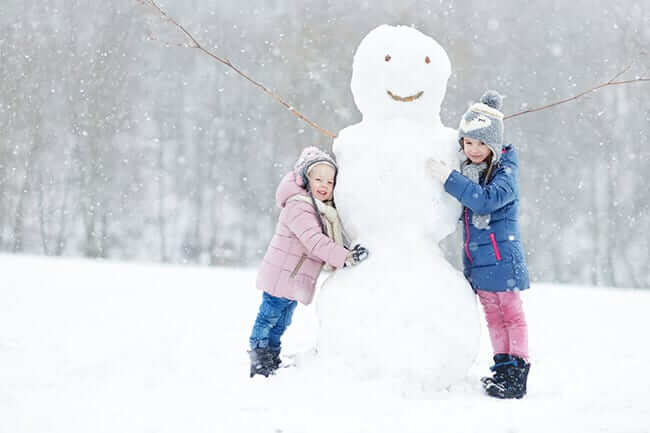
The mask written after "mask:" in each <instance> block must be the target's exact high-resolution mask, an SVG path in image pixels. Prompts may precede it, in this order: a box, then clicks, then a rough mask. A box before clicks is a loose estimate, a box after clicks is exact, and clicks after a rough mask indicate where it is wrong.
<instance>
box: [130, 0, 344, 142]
mask: <svg viewBox="0 0 650 433" xmlns="http://www.w3.org/2000/svg"><path fill="white" fill-rule="evenodd" d="M138 1H139V2H140V3H142V4H144V5H148V6H150V7H152V8H153V9H155V11H156V12H157V13H158V14H159V15H161V16H162V17H163V18H164V19H165V20H167V21H168V22H170V23H171V24H173V25H174V26H175V27H176V28H178V29H179V30H180V31H181V32H182V33H183V34H184V35H185V36H186V37H187V38H188V39H189V40H190V41H191V44H190V45H186V46H188V47H189V48H195V49H197V50H199V51H201V52H202V53H203V54H205V55H207V56H210V57H212V58H213V59H215V60H216V61H218V62H220V63H223V64H224V65H226V66H228V67H229V68H230V69H232V70H233V71H235V72H236V73H237V74H239V75H240V76H242V77H243V78H245V79H246V80H247V81H249V82H250V83H252V84H253V85H255V86H257V87H258V88H260V89H261V90H262V91H263V92H264V93H266V94H267V95H269V96H271V97H272V98H273V99H275V100H276V101H277V102H279V103H280V104H282V105H283V106H284V107H285V108H286V109H287V110H289V111H291V112H292V113H293V114H294V115H296V117H298V118H299V119H301V120H302V121H304V122H306V123H307V124H308V125H309V126H311V127H313V128H315V129H316V130H317V131H318V132H320V133H321V134H323V135H325V136H327V137H329V138H336V134H334V133H332V132H330V131H328V130H327V129H325V128H323V127H322V126H320V125H318V124H317V123H316V122H314V121H312V120H310V119H308V118H307V117H306V116H305V115H304V114H302V113H301V112H300V111H298V110H296V109H295V108H294V106H293V105H292V104H289V103H288V102H287V101H285V100H284V99H283V98H282V97H281V96H280V95H278V94H277V93H275V92H273V91H271V90H269V89H268V88H267V87H266V86H264V85H263V84H262V83H260V82H259V81H256V80H254V79H253V78H251V77H249V76H248V75H246V74H245V73H244V72H242V71H241V70H240V69H239V68H238V67H236V66H235V65H233V64H232V62H231V61H230V60H228V59H227V58H224V57H219V56H217V55H216V54H214V53H213V52H211V51H210V50H208V49H207V48H205V47H204V46H203V45H201V44H200V43H199V41H198V40H197V39H196V38H195V37H194V36H193V35H192V34H191V33H190V32H189V31H188V30H187V29H186V28H185V27H183V25H181V24H180V23H179V22H178V21H176V20H175V19H174V18H172V17H171V16H169V14H167V12H165V10H164V9H162V8H161V7H160V6H159V5H158V3H156V0H138ZM150 37H151V36H150Z"/></svg>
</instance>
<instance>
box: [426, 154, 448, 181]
mask: <svg viewBox="0 0 650 433" xmlns="http://www.w3.org/2000/svg"><path fill="white" fill-rule="evenodd" d="M427 170H428V171H429V173H431V176H433V177H434V178H437V179H440V181H441V182H442V183H445V182H447V178H448V177H449V175H450V174H451V171H452V170H451V168H449V167H447V164H445V163H444V162H442V161H438V160H435V159H429V160H428V161H427Z"/></svg>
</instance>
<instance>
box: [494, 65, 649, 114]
mask: <svg viewBox="0 0 650 433" xmlns="http://www.w3.org/2000/svg"><path fill="white" fill-rule="evenodd" d="M631 67H632V64H630V65H629V66H627V67H626V68H625V69H623V70H622V71H621V72H619V73H618V74H616V75H615V76H614V77H613V78H612V79H611V80H609V81H607V82H606V83H602V84H599V85H597V86H595V87H592V88H591V89H587V90H585V91H584V92H580V93H578V94H577V95H575V96H571V97H569V98H565V99H561V100H559V101H556V102H553V103H551V104H547V105H543V106H541V107H537V108H530V109H528V110H525V111H520V112H518V113H514V114H509V115H507V116H505V117H504V118H503V120H507V119H512V118H513V117H518V116H523V115H524V114H528V113H534V112H536V111H542V110H546V109H547V108H551V107H555V106H556V105H560V104H565V103H567V102H571V101H575V100H576V99H579V98H581V97H583V96H585V95H587V94H589V93H592V92H595V91H597V90H600V89H602V88H603V87H608V86H620V85H622V84H630V83H641V82H650V77H640V78H635V79H632V80H623V81H615V80H616V79H617V78H619V77H620V76H621V75H623V74H624V73H626V72H627V71H629V70H630V68H631Z"/></svg>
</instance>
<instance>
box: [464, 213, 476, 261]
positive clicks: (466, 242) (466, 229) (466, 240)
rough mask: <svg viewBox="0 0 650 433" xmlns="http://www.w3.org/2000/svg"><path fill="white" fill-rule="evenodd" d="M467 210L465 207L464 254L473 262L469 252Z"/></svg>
mask: <svg viewBox="0 0 650 433" xmlns="http://www.w3.org/2000/svg"><path fill="white" fill-rule="evenodd" d="M468 215H469V212H468V211H467V208H465V255H466V256H467V258H468V259H469V262H470V263H474V261H473V260H472V256H471V255H470V254H469V216H468Z"/></svg>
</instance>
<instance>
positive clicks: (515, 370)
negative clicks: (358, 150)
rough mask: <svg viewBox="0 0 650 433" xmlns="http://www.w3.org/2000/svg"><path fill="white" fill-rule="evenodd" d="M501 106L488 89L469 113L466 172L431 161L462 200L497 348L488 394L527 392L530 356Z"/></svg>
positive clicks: (466, 256) (471, 276)
mask: <svg viewBox="0 0 650 433" xmlns="http://www.w3.org/2000/svg"><path fill="white" fill-rule="evenodd" d="M501 105H502V97H501V95H499V94H498V93H497V92H494V91H488V92H486V93H485V94H484V95H483V96H482V97H481V100H480V102H478V103H475V104H473V105H472V106H471V107H470V108H469V110H468V111H467V112H466V113H465V114H464V115H463V117H462V119H461V122H460V125H459V127H458V135H459V142H460V146H461V151H462V152H463V153H464V154H465V156H466V157H467V159H466V160H465V161H464V162H463V163H462V164H461V168H460V172H459V171H457V170H451V169H450V168H448V167H447V166H446V165H445V164H444V163H442V162H440V161H434V160H431V161H429V168H430V170H431V172H432V173H433V174H434V176H435V177H436V178H438V179H440V180H441V181H442V182H443V184H444V188H445V191H447V193H449V194H451V195H452V196H453V197H455V198H456V199H457V200H458V201H459V202H461V203H462V205H463V214H462V220H463V226H464V233H463V239H464V242H463V262H464V273H465V277H466V278H467V280H468V281H469V282H470V284H471V286H472V288H473V289H474V291H475V292H476V293H477V294H478V297H479V299H480V301H481V305H483V310H484V312H485V317H486V320H487V324H488V330H489V333H490V340H491V341H492V348H493V350H494V365H493V366H492V367H491V370H492V371H493V372H494V375H493V376H492V377H484V378H482V379H481V382H482V383H483V387H484V389H485V391H486V392H487V394H488V395H491V396H493V397H498V398H521V397H523V396H524V395H525V394H526V382H527V378H528V371H529V370H530V363H529V362H528V329H527V325H526V318H525V316H524V311H523V307H522V303H521V299H520V297H519V292H520V291H521V290H525V289H527V288H529V280H528V270H527V268H526V262H525V259H524V253H523V247H522V245H521V240H520V239H521V237H520V234H519V223H518V222H517V215H518V211H519V182H518V180H517V179H518V161H517V154H516V152H515V150H514V148H513V147H511V146H505V147H504V146H503V113H502V112H501V111H500V110H501Z"/></svg>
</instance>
